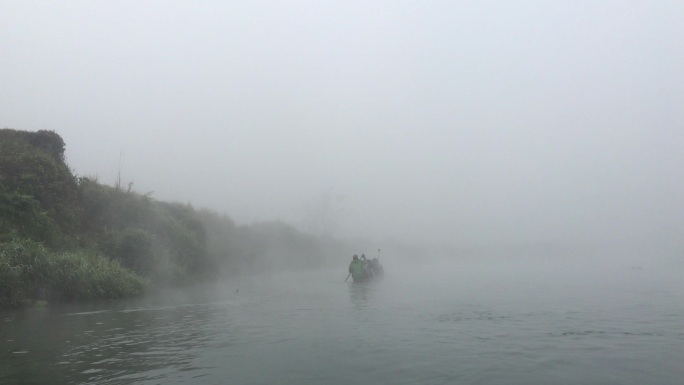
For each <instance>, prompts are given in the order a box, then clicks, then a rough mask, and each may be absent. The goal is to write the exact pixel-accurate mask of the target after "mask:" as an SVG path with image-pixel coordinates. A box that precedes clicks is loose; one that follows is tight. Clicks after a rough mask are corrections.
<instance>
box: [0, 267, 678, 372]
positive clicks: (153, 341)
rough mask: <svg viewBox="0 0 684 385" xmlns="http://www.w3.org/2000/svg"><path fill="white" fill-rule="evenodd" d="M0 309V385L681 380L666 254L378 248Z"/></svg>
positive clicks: (673, 283)
mask: <svg viewBox="0 0 684 385" xmlns="http://www.w3.org/2000/svg"><path fill="white" fill-rule="evenodd" d="M345 270H346V266H340V267H339V268H338V269H336V270H330V271H316V272H301V273H283V274H279V275H275V276H262V277H253V278H250V279H240V280H232V281H230V282H227V283H225V284H222V285H216V286H206V287H201V288H195V289H193V290H184V291H180V290H178V291H167V292H165V293H159V294H157V295H153V296H150V297H148V298H144V299H137V300H127V301H112V302H104V303H102V302H100V303H89V304H81V305H77V306H76V305H70V306H48V307H46V308H39V309H31V310H24V311H5V312H2V313H0V384H3V385H10V384H297V385H305V384H345V385H346V384H622V385H627V384H635V385H636V384H638V385H643V384H673V385H674V384H677V385H681V384H682V383H684V369H683V368H684V285H683V282H684V278H683V276H682V270H681V268H678V269H675V268H673V266H667V265H666V266H661V267H658V268H656V267H651V266H646V267H644V266H633V265H629V264H626V263H625V264H620V263H603V264H601V263H595V262H590V261H584V262H582V263H562V262H544V261H526V262H521V263H517V262H514V261H507V262H502V261H493V260H490V261H480V262H478V263H471V262H468V263H451V264H446V263H440V264H429V263H424V264H422V265H420V266H409V265H408V264H404V265H403V266H398V265H392V264H389V263H388V262H385V271H386V277H385V278H384V280H382V281H379V282H373V283H368V284H350V283H349V282H347V283H345V282H343V281H344V277H345V276H346V274H345Z"/></svg>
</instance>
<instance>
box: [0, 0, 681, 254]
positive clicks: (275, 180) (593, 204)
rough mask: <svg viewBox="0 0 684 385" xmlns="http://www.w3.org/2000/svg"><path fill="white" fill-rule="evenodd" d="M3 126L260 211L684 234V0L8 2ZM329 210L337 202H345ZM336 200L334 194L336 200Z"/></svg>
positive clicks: (534, 238) (582, 237)
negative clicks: (53, 134)
mask: <svg viewBox="0 0 684 385" xmlns="http://www.w3.org/2000/svg"><path fill="white" fill-rule="evenodd" d="M0 8H1V9H2V12H0V52H1V54H0V84H1V85H2V92H0V126H2V127H10V128H15V129H23V130H39V129H48V130H55V131H57V132H58V133H59V134H61V135H62V137H63V138H64V140H65V141H66V142H67V159H68V162H69V164H70V165H71V167H72V168H73V169H74V171H75V172H76V173H77V174H79V175H86V176H88V175H97V176H99V178H100V180H101V181H102V182H105V183H109V184H111V183H113V182H114V180H115V178H116V174H117V170H118V169H119V155H120V153H122V152H123V157H122V161H121V168H120V169H121V176H122V180H123V182H124V183H127V182H129V181H132V182H134V189H135V190H137V191H139V192H143V193H145V192H149V191H153V192H154V193H153V196H154V197H155V198H157V199H160V200H172V201H180V202H191V203H192V204H193V205H194V206H196V207H209V208H212V209H215V210H217V211H219V212H225V213H227V214H228V215H230V216H232V217H233V218H235V219H236V220H237V221H238V222H239V223H249V222H251V221H256V220H270V219H281V220H284V221H287V222H291V223H293V224H296V225H298V226H300V227H302V228H305V229H306V228H309V227H310V225H311V224H312V223H314V222H313V221H311V220H310V217H311V214H312V212H313V213H320V212H322V211H321V210H318V211H317V210H315V207H317V206H318V205H319V203H320V202H319V201H320V197H321V196H323V195H326V194H327V196H328V197H329V198H330V199H329V203H330V204H331V209H330V210H327V211H329V212H330V213H332V221H331V223H329V224H328V225H329V227H330V228H331V229H333V230H334V232H335V233H336V234H338V235H360V236H370V237H385V236H389V237H394V238H398V239H406V240H412V241H428V242H445V243H454V244H460V243H469V244H472V243H483V242H484V243H496V242H569V243H573V242H596V241H603V240H610V241H613V240H617V241H619V240H624V239H630V240H637V241H648V242H649V243H660V242H676V241H677V239H678V238H680V237H681V234H683V233H684V203H683V198H682V197H684V187H683V184H682V183H683V180H682V176H683V175H684V174H683V173H682V166H683V165H684V151H683V150H684V148H683V147H684V70H683V69H684V3H683V2H681V1H624V0H623V1H594V0H592V1H477V2H475V1H470V2H466V1H389V0H387V1H344V2H330V1H328V2H324V1H243V2H237V1H232V2H228V1H222V2H219V1H214V2H209V1H204V2H200V1H109V2H103V1H97V2H96V1H69V2H55V1H26V0H22V1H5V0H0ZM323 211H326V210H323ZM314 217H315V215H314Z"/></svg>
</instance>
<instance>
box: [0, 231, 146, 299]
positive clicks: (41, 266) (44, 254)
mask: <svg viewBox="0 0 684 385" xmlns="http://www.w3.org/2000/svg"><path fill="white" fill-rule="evenodd" d="M146 285H147V282H146V281H145V280H144V279H143V278H141V277H140V276H138V275H137V274H135V273H133V272H131V271H129V270H127V269H126V268H124V267H122V266H121V265H120V264H119V263H117V262H116V261H111V260H108V259H107V258H104V257H102V256H101V255H99V254H96V253H92V252H85V251H79V252H75V253H55V252H51V251H49V250H48V249H47V248H45V247H44V246H43V245H41V244H40V243H37V242H33V241H29V240H14V241H11V242H4V243H0V305H5V306H6V305H17V304H18V303H19V302H20V301H25V300H34V301H35V300H47V301H73V300H86V299H105V298H120V297H127V296H133V295H138V294H140V293H142V291H143V290H144V288H145V286H146Z"/></svg>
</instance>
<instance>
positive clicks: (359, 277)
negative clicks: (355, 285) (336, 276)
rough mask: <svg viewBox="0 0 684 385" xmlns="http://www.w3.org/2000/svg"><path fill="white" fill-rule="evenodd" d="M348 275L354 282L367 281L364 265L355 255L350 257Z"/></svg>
mask: <svg viewBox="0 0 684 385" xmlns="http://www.w3.org/2000/svg"><path fill="white" fill-rule="evenodd" d="M349 274H351V276H352V279H353V280H354V282H364V281H368V273H367V272H366V263H365V262H364V261H361V260H360V259H359V257H358V256H357V255H354V256H353V257H352V261H351V263H350V264H349Z"/></svg>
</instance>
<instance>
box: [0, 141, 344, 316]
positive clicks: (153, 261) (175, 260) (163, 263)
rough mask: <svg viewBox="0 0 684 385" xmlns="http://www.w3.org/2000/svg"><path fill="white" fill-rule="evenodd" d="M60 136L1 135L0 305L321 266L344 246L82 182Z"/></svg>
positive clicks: (283, 226)
mask: <svg viewBox="0 0 684 385" xmlns="http://www.w3.org/2000/svg"><path fill="white" fill-rule="evenodd" d="M64 151H65V143H64V141H63V140H62V138H61V137H60V136H59V135H58V134H57V133H55V132H53V131H37V132H28V131H18V130H12V129H0V306H16V305H17V304H20V303H31V302H32V301H36V300H41V301H70V300H82V299H95V298H118V297H123V296H132V295H137V294H140V293H142V292H144V291H145V290H146V289H148V288H149V287H154V286H166V285H187V284H193V283H197V282H204V281H207V280H214V279H220V278H229V277H232V276H236V275H239V274H255V273H260V272H266V271H278V270H288V269H307V268H316V267H320V266H322V265H324V264H326V263H327V262H329V261H330V260H331V259H332V258H334V257H339V256H340V255H344V251H343V250H347V249H348V247H347V246H346V245H344V241H341V240H336V239H333V238H330V237H325V236H320V235H319V236H314V235H311V234H305V233H302V232H300V231H298V230H297V229H296V228H295V227H293V226H291V225H289V224H286V223H282V222H263V223H256V224H252V225H237V224H236V223H234V222H233V220H231V218H230V217H228V216H227V215H221V214H218V213H216V212H214V211H211V210H206V209H202V210H197V209H194V208H193V207H192V206H191V205H190V204H181V203H171V202H162V201H158V200H155V199H153V198H152V197H150V196H149V194H140V193H137V192H135V191H132V189H131V186H130V185H129V186H127V187H122V186H121V183H120V181H117V183H116V185H114V186H109V185H106V184H102V183H99V182H98V180H97V178H90V177H78V176H75V175H74V174H73V173H72V172H71V170H70V169H69V167H68V165H67V164H66V162H65V156H64Z"/></svg>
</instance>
